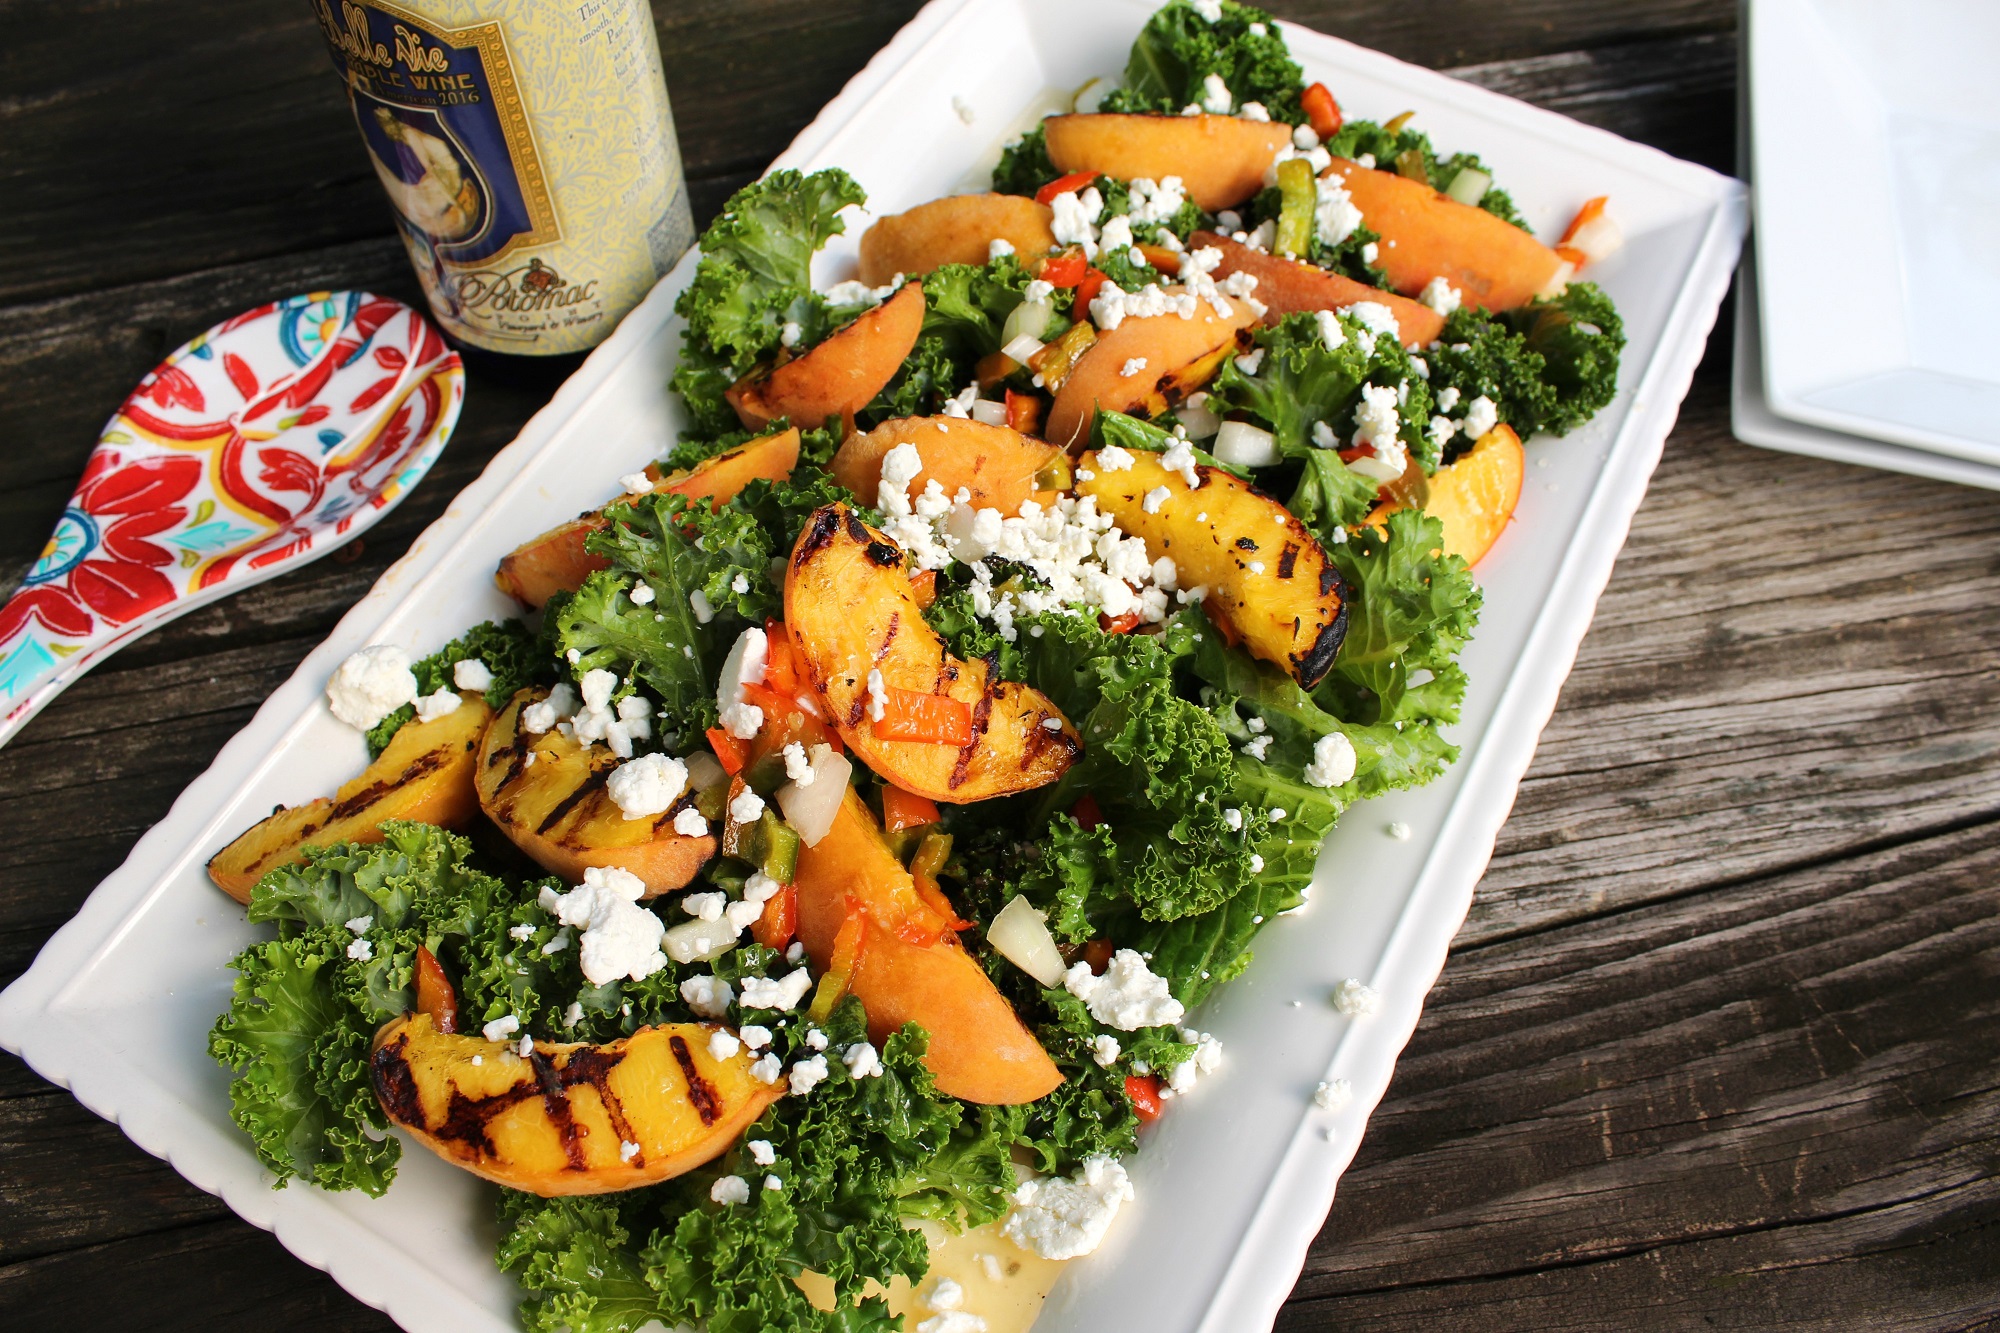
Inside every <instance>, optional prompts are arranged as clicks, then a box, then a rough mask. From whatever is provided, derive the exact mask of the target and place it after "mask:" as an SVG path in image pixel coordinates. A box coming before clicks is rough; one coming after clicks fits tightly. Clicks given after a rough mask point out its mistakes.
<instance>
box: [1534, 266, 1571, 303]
mask: <svg viewBox="0 0 2000 1333" xmlns="http://www.w3.org/2000/svg"><path fill="white" fill-rule="evenodd" d="M1575 276H1576V265H1574V264H1572V263H1570V262H1569V261H1568V260H1567V259H1565V260H1563V262H1562V263H1560V264H1557V265H1556V271H1555V272H1553V273H1551V274H1549V280H1548V281H1547V282H1545V283H1543V284H1542V289H1541V290H1540V291H1538V292H1536V293H1535V295H1536V296H1538V297H1540V298H1541V299H1542V300H1544V301H1553V300H1555V299H1556V298H1557V297H1558V296H1561V295H1562V294H1563V293H1564V292H1566V291H1568V290H1569V280H1570V279H1571V278H1573V277H1575Z"/></svg>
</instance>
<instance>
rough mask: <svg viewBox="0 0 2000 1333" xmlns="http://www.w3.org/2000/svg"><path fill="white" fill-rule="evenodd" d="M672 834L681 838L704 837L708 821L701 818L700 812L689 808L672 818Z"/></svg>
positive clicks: (691, 807) (706, 832)
mask: <svg viewBox="0 0 2000 1333" xmlns="http://www.w3.org/2000/svg"><path fill="white" fill-rule="evenodd" d="M674 832H676V833H678V834H680V835H681V836H682V837H683V838H700V837H705V836H707V834H708V821H707V820H706V819H704V818H702V813H701V811H699V810H697V809H695V808H694V807H693V806H689V807H688V808H687V809H685V810H683V811H681V812H680V813H679V814H677V815H675V816H674Z"/></svg>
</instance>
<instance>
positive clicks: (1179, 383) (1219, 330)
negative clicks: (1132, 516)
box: [1045, 122, 1257, 449]
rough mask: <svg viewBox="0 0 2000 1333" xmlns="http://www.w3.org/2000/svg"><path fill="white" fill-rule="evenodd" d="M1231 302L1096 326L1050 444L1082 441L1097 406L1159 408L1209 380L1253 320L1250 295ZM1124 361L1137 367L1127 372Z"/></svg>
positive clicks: (1060, 395)
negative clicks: (1224, 310)
mask: <svg viewBox="0 0 2000 1333" xmlns="http://www.w3.org/2000/svg"><path fill="white" fill-rule="evenodd" d="M1249 123H1255V122H1249ZM1228 305H1229V316H1228V318H1226V319H1225V318H1224V317H1223V316H1221V315H1218V314H1216V313H1215V307H1214V306H1212V305H1210V304H1208V302H1206V301H1203V302H1202V303H1200V304H1199V305H1197V306H1196V307H1195V312H1194V316H1193V318H1191V319H1182V318H1181V317H1180V316H1179V315H1177V314H1176V315H1147V316H1145V317H1143V318H1139V319H1127V320H1124V321H1122V322H1120V323H1119V325H1118V327H1117V328H1115V329H1111V330H1109V331H1106V332H1101V333H1099V334H1098V335H1097V341H1096V342H1094V343H1092V344H1091V345H1090V348H1089V350H1087V351H1086V352H1084V354H1083V355H1082V356H1081V357H1079V358H1077V362H1076V365H1075V366H1074V367H1072V368H1071V369H1070V372H1069V377H1068V378H1067V379H1065V380H1064V381H1063V382H1062V387H1061V388H1060V389H1057V390H1056V397H1055V402H1054V403H1053V404H1051V405H1050V407H1049V424H1048V429H1047V431H1046V432H1045V433H1046V434H1047V436H1048V438H1049V441H1050V443H1052V444H1057V445H1061V446H1062V447H1063V448H1065V449H1072V448H1075V447H1076V446H1077V445H1078V444H1081V443H1082V442H1083V440H1084V438H1085V437H1086V436H1088V435H1089V434H1090V423H1091V419H1092V418H1093V417H1095V416H1096V414H1097V410H1098V409H1099V408H1103V409H1104V410H1105V411H1107V412H1132V411H1140V412H1144V413H1145V414H1146V415H1156V414H1158V413H1160V412H1164V411H1166V410H1167V409H1168V408H1170V407H1172V406H1174V404H1175V403H1177V402H1179V401H1180V400H1181V399H1182V398H1185V397H1187V395H1189V394H1190V393H1193V392H1194V391H1195V390H1196V389H1199V388H1200V387H1201V386H1202V385H1203V384H1206V383H1207V382H1208V380H1209V378H1210V377H1211V376H1213V375H1214V374H1215V372H1216V371H1218V370H1220V369H1221V368H1222V359H1223V357H1225V356H1227V355H1229V353H1230V352H1231V351H1232V350H1234V348H1235V346H1236V331H1237V330H1238V329H1247V328H1249V327H1250V326H1251V325H1252V324H1255V323H1256V322H1257V312H1256V311H1254V310H1252V309H1251V308H1250V303H1249V302H1247V301H1243V300H1237V299H1231V300H1230V301H1229V302H1228ZM1128 366H1130V367H1134V369H1133V373H1132V374H1130V375H1127V374H1126V373H1125V370H1126V368H1127V367H1128Z"/></svg>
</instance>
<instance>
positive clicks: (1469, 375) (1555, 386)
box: [1425, 282, 1625, 439]
mask: <svg viewBox="0 0 2000 1333" xmlns="http://www.w3.org/2000/svg"><path fill="white" fill-rule="evenodd" d="M1439 343H1440V345H1439V346H1437V347H1434V348H1432V349H1431V350H1430V351H1428V352H1427V353H1425V355H1426V357H1427V358H1428V359H1429V361H1430V365H1431V384H1432V387H1433V389H1435V390H1443V389H1445V388H1447V387H1450V388H1455V389H1457V390H1458V391H1459V396H1460V399H1461V401H1464V402H1470V401H1472V400H1473V399H1474V398H1477V397H1480V396H1482V395H1484V396H1485V397H1487V398H1490V399H1492V400H1493V405H1494V407H1495V408H1496V409H1497V410H1498V412H1499V415H1500V420H1502V421H1504V422H1506V423H1507V424H1508V425H1510V426H1512V427H1513V428H1514V429H1515V430H1516V431H1517V432H1519V434H1520V435H1521V436H1522V437H1523V438H1524V439H1525V438H1526V437H1527V436H1530V435H1533V434H1534V433H1535V432H1537V431H1548V432H1549V433H1551V434H1554V435H1565V434H1568V433H1569V432H1570V431H1572V430H1574V429H1576V428H1577V427H1578V426H1580V425H1582V424H1583V423H1584V422H1586V421H1588V420H1590V419H1591V418H1592V417H1594V416H1596V415H1597V414H1598V413H1599V412H1601V411H1602V410H1604V407H1605V406H1606V405H1607V404H1608V403H1610V401H1611V400H1612V398H1613V397H1615V396H1616V395H1617V393H1618V359H1619V357H1620V355H1621V354H1622V353H1623V352H1624V350H1625V324H1624V321H1623V320H1621V319H1620V318H1619V317H1618V310H1617V307H1615V306H1614V305H1612V303H1611V298H1610V297H1608V296H1606V295H1605V294H1604V293H1603V292H1602V291H1601V290H1599V288H1598V287H1597V286H1596V285H1595V284H1594V283H1588V282H1577V283H1571V284H1570V287H1569V290H1568V291H1566V292H1564V293H1563V294H1562V295H1561V296H1558V297H1555V298H1554V299H1552V300H1536V301H1530V302H1529V303H1528V304H1527V305H1524V306H1521V307H1520V308H1519V309H1516V310H1509V311H1506V312H1504V313H1501V314H1497V315H1496V314H1490V313H1488V312H1486V311H1483V310H1473V309H1470V308H1461V309H1459V310H1457V311H1455V312H1454V313H1453V314H1452V316H1451V318H1450V319H1449V320H1447V321H1445V326H1444V332H1443V333H1442V334H1440V335H1439Z"/></svg>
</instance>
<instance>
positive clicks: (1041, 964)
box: [986, 898, 1065, 986]
mask: <svg viewBox="0 0 2000 1333" xmlns="http://www.w3.org/2000/svg"><path fill="white" fill-rule="evenodd" d="M986 942H987V943H988V944H991V945H992V946H993V947H994V948H995V949H997V950H998V951H999V953H1000V956H1001V957H1002V958H1005V959H1006V960H1007V961H1008V962H1010V963H1012V964H1013V965H1014V966H1016V967H1018V968H1020V969H1021V970H1022V971H1023V972H1026V973H1027V974H1028V975H1029V976H1031V977H1033V978H1034V979H1035V980H1037V981H1039V982H1041V983H1042V984H1043V985H1044V986H1054V985H1057V984H1058V983H1060V982H1061V981H1062V978H1063V972H1064V970H1065V969H1064V967H1063V960H1062V951H1061V950H1060V949H1058V948H1056V941H1055V937H1054V936H1053V935H1051V934H1049V926H1048V922H1046V921H1044V920H1043V919H1042V914H1041V913H1040V912H1038V911H1036V910H1035V908H1034V905H1033V904H1031V903H1030V902H1029V901H1028V900H1027V899H1026V898H1009V899H1008V900H1007V905H1006V906H1005V907H1003V908H1001V909H1000V913H999V915H998V916H995V917H994V918H993V924H992V925H990V926H988V927H987V928H986Z"/></svg>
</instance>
